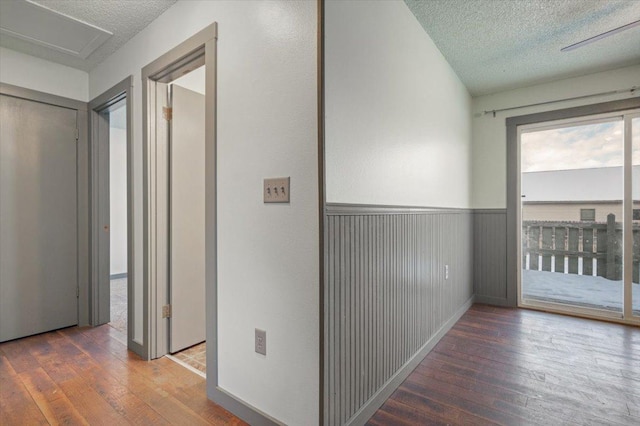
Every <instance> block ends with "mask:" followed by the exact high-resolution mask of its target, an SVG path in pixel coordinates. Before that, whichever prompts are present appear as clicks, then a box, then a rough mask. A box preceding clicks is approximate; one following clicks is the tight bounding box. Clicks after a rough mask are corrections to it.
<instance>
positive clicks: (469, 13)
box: [405, 0, 640, 96]
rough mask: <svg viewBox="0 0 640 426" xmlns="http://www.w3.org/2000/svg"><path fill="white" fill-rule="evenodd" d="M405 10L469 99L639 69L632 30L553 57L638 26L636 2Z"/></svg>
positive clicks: (496, 3)
mask: <svg viewBox="0 0 640 426" xmlns="http://www.w3.org/2000/svg"><path fill="white" fill-rule="evenodd" d="M405 3H406V4H407V6H409V9H410V10H411V11H412V12H413V14H414V15H415V16H416V18H417V19H418V22H420V24H421V25H422V27H423V28H424V29H425V31H426V32H427V34H429V36H430V37H431V39H432V40H433V41H434V43H435V44H436V46H438V48H439V49H440V51H441V52H442V54H443V55H444V57H445V58H446V59H447V61H448V62H449V63H450V64H451V66H452V67H453V69H454V70H455V72H456V73H457V74H458V76H459V77H460V79H461V80H462V82H463V83H464V84H465V85H466V86H467V88H468V89H469V92H470V93H471V94H472V95H473V96H478V95H483V94H488V93H495V92H499V91H502V90H508V89H512V88H516V87H524V86H530V85H533V84H537V83H542V82H547V81H552V80H559V79H562V78H567V77H573V76H578V75H585V74H590V73H594V72H599V71H605V70H609V69H615V68H620V67H624V66H628V65H634V64H640V27H635V28H632V29H630V30H627V31H624V32H621V33H619V34H617V35H614V36H611V37H608V38H606V39H603V40H600V41H597V42H595V43H592V44H589V45H586V46H584V47H581V48H579V49H576V50H573V51H570V52H560V49H561V48H562V47H565V46H568V45H570V44H573V43H577V42H579V41H582V40H584V39H587V38H589V37H593V36H595V35H598V34H600V33H603V32H605V31H609V30H611V29H613V28H616V27H619V26H621V25H625V24H628V23H630V22H632V21H636V20H638V19H640V0H506V1H505V0H405ZM638 82H639V83H640V76H638ZM621 89H622V88H621Z"/></svg>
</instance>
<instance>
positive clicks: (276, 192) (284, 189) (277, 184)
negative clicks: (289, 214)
mask: <svg viewBox="0 0 640 426" xmlns="http://www.w3.org/2000/svg"><path fill="white" fill-rule="evenodd" d="M290 181H291V178H288V177H283V178H269V179H265V180H264V202H265V203H288V202H289V201H290V197H289V195H290V194H289V187H290V185H289V183H290Z"/></svg>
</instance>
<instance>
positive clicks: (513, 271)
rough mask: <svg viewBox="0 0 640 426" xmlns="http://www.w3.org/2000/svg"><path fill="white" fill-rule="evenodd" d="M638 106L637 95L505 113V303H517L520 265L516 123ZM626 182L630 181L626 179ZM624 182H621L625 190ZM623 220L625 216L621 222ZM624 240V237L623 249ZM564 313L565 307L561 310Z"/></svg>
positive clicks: (629, 321)
mask: <svg viewBox="0 0 640 426" xmlns="http://www.w3.org/2000/svg"><path fill="white" fill-rule="evenodd" d="M637 108H640V97H632V98H629V99H622V100H617V101H610V102H603V103H598V104H593V105H585V106H580V107H574V108H566V109H561V110H554V111H546V112H541V113H535V114H529V115H523V116H517V117H509V118H507V119H506V130H507V304H508V306H512V307H517V306H519V303H518V299H519V294H518V293H519V281H520V267H521V256H520V253H521V248H520V233H521V230H520V229H519V227H520V218H519V214H520V201H521V198H520V191H521V188H520V175H521V170H520V155H521V153H520V138H519V127H520V126H525V125H530V124H536V123H543V122H550V121H559V120H564V119H580V118H582V117H588V116H595V115H599V114H608V113H616V112H623V111H628V110H634V109H637ZM629 183H630V182H629ZM626 187H627V185H625V191H627V189H626ZM625 196H626V194H625ZM626 221H627V220H626V219H625V222H626ZM626 245H627V242H626V241H625V249H626V248H627V247H626ZM528 308H531V309H543V310H546V311H554V312H558V310H556V309H554V308H553V307H550V306H544V307H542V306H541V307H536V306H528ZM564 312H565V313H566V311H564ZM572 314H574V315H576V316H582V317H588V318H598V319H604V320H607V321H613V322H620V323H625V324H640V320H638V319H637V318H634V317H630V318H612V317H600V316H598V317H594V316H593V315H591V314H590V313H589V312H583V311H582V310H580V309H575V310H574V312H572Z"/></svg>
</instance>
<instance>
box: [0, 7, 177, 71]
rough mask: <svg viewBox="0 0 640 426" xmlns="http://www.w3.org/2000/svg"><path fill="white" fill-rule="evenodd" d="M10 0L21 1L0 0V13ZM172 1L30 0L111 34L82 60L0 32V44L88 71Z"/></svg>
mask: <svg viewBox="0 0 640 426" xmlns="http://www.w3.org/2000/svg"><path fill="white" fill-rule="evenodd" d="M10 1H14V2H15V1H25V0H0V13H2V5H3V4H7V3H6V2H10ZM176 1H177V0H33V3H38V4H40V5H42V6H45V7H47V8H49V9H51V10H54V11H56V12H60V13H62V14H65V15H67V16H69V17H72V18H76V19H78V20H80V21H83V22H86V23H88V24H91V25H95V26H97V27H99V28H102V29H104V30H107V31H109V32H111V33H113V36H111V37H110V38H109V39H108V40H107V41H106V42H105V43H104V44H102V45H101V46H100V47H99V48H98V49H96V50H95V51H94V52H93V53H92V54H91V55H89V57H87V58H86V59H82V58H79V57H77V56H74V55H69V54H65V53H61V52H59V51H56V50H53V49H50V48H48V47H45V46H41V45H38V44H34V43H31V42H28V41H26V40H21V39H19V38H16V37H12V36H9V35H6V34H1V35H0V46H3V47H6V48H9V49H13V50H17V51H19V52H23V53H26V54H28V55H31V56H36V57H39V58H43V59H47V60H49V61H52V62H57V63H60V64H63V65H67V66H70V67H73V68H78V69H81V70H84V71H90V70H91V69H93V68H94V67H95V66H96V65H98V64H99V63H100V62H102V61H103V60H105V59H106V58H107V57H108V56H109V55H111V54H112V53H113V52H115V51H116V50H118V48H120V47H121V46H122V45H123V44H125V43H126V42H127V41H128V40H129V39H131V38H132V37H133V36H134V35H136V34H137V33H139V32H140V31H141V30H143V29H144V28H145V27H146V26H147V25H149V24H150V23H151V22H152V21H153V20H154V19H156V18H157V17H158V16H160V15H161V14H162V12H164V11H165V10H167V9H168V8H169V7H171V6H172V5H173V4H174V3H175V2H176Z"/></svg>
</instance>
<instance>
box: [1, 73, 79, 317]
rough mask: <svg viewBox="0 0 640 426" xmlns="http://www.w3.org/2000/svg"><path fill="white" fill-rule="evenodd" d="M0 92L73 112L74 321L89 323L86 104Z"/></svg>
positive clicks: (10, 89)
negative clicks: (76, 291) (74, 158)
mask: <svg viewBox="0 0 640 426" xmlns="http://www.w3.org/2000/svg"><path fill="white" fill-rule="evenodd" d="M0 94H2V95H6V96H12V97H14V98H20V99H25V100H28V101H34V102H40V103H44V104H49V105H54V106H58V107H62V108H68V109H72V110H75V111H76V112H77V118H76V120H77V121H76V125H77V128H78V143H77V147H76V162H77V163H76V164H77V166H76V174H77V177H76V185H77V194H76V197H77V198H76V200H77V221H78V225H77V226H78V231H77V249H78V264H77V265H78V270H77V284H78V325H79V326H85V325H89V215H88V211H89V197H88V193H89V191H88V190H89V176H88V167H89V165H88V162H89V144H88V139H89V137H88V135H89V131H88V120H87V117H88V113H87V109H88V104H87V103H86V102H82V101H78V100H75V99H70V98H65V97H62V96H57V95H52V94H50V93H44V92H39V91H37V90H32V89H27V88H24V87H19V86H14V85H11V84H7V83H0Z"/></svg>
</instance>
